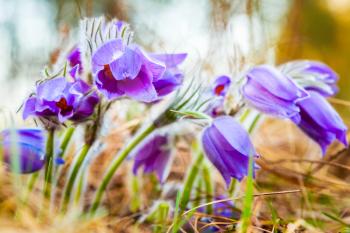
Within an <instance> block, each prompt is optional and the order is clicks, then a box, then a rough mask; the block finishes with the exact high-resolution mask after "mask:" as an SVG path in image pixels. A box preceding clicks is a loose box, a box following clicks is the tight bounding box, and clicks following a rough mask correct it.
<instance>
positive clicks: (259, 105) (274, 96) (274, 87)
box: [241, 65, 308, 121]
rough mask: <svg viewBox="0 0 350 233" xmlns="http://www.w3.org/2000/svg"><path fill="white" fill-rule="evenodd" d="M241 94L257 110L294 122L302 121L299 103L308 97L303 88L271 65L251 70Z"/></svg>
mask: <svg viewBox="0 0 350 233" xmlns="http://www.w3.org/2000/svg"><path fill="white" fill-rule="evenodd" d="M241 93H242V95H243V97H244V98H245V100H246V101H247V102H248V103H249V104H250V105H251V106H253V107H254V108H256V109H257V110H259V111H261V112H263V113H267V114H270V115H273V116H277V117H282V118H291V119H293V120H294V121H298V120H300V116H299V111H300V109H299V107H298V105H297V103H298V102H299V101H301V100H302V99H305V98H307V97H308V94H307V92H306V91H305V90H304V89H303V88H302V87H299V86H298V85H297V84H296V83H295V82H294V81H292V80H291V79H290V78H288V77H287V76H286V75H284V74H282V72H281V71H279V70H278V69H277V68H275V67H273V66H269V65H260V66H256V67H254V68H252V69H251V70H249V71H248V72H247V74H246V82H245V83H244V84H243V86H242V89H241Z"/></svg>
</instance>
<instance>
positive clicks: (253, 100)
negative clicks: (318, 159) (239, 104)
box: [241, 61, 348, 154]
mask: <svg viewBox="0 0 350 233" xmlns="http://www.w3.org/2000/svg"><path fill="white" fill-rule="evenodd" d="M245 76H246V79H247V80H246V83H245V84H244V85H243V86H242V89H241V90H242V95H243V96H244V97H245V99H246V101H247V103H248V104H250V105H251V106H252V107H254V108H256V109H258V110H259V111H261V112H263V113H266V114H270V115H272V116H278V117H282V118H287V119H291V120H292V121H293V122H294V123H295V124H296V125H298V126H299V127H300V128H301V129H302V130H303V131H304V132H305V133H306V134H307V135H308V136H309V137H310V138H312V139H313V140H315V141H316V142H317V143H318V144H319V145H320V147H321V149H322V152H323V154H324V153H325V152H326V149H327V147H328V146H329V144H330V143H331V142H332V141H333V140H334V139H338V140H339V141H340V142H342V143H343V144H344V145H345V146H347V145H348V143H347V139H346V132H347V127H346V126H345V124H344V123H343V121H342V120H341V118H340V116H339V114H338V113H337V112H336V111H335V110H334V109H333V107H332V106H331V105H330V104H329V103H328V102H327V100H326V99H325V97H327V96H332V95H334V94H336V92H337V90H338V88H337V86H336V81H337V80H338V76H337V74H336V73H335V72H334V71H333V70H332V69H331V68H329V67H328V66H326V65H325V64H323V63H320V62H314V61H293V62H289V63H286V64H284V65H282V66H281V67H280V68H279V69H278V68H275V67H273V66H267V65H262V66H257V67H254V68H252V69H251V70H249V71H248V72H247V73H246V75H245Z"/></svg>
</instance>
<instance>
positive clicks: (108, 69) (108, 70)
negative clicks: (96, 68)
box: [103, 64, 113, 79]
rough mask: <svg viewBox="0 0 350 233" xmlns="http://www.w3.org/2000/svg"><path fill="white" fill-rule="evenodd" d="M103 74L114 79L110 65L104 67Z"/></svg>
mask: <svg viewBox="0 0 350 233" xmlns="http://www.w3.org/2000/svg"><path fill="white" fill-rule="evenodd" d="M103 72H104V75H105V76H106V77H108V78H111V79H113V74H112V71H111V67H109V65H108V64H107V65H104V66H103Z"/></svg>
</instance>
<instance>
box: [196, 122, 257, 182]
mask: <svg viewBox="0 0 350 233" xmlns="http://www.w3.org/2000/svg"><path fill="white" fill-rule="evenodd" d="M202 145H203V149H204V152H205V154H206V155H207V157H208V158H209V160H210V161H211V162H212V163H213V164H214V165H215V167H216V168H217V169H218V170H219V172H220V173H221V175H222V176H223V178H224V179H225V181H226V183H227V185H228V184H229V183H230V180H231V177H233V178H236V179H238V180H242V179H243V178H244V177H245V176H247V175H248V169H249V156H257V153H256V152H255V149H254V147H253V145H252V143H251V141H250V138H249V135H248V133H247V132H246V131H245V130H244V129H243V127H242V126H241V125H240V124H239V123H238V122H237V121H236V120H235V119H234V118H232V117H229V116H220V117H217V118H215V119H214V121H213V123H212V124H211V125H210V126H208V127H207V128H205V129H204V132H203V136H202Z"/></svg>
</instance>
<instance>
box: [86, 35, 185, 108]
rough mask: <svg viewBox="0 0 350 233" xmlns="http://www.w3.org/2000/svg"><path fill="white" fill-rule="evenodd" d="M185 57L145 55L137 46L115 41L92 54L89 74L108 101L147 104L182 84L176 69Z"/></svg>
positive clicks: (119, 40)
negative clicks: (128, 98)
mask: <svg viewBox="0 0 350 233" xmlns="http://www.w3.org/2000/svg"><path fill="white" fill-rule="evenodd" d="M155 57H157V58H158V59H160V60H158V59H156V58H155ZM185 57H186V55H185V54H173V55H172V54H166V55H165V54H164V55H153V56H152V55H148V54H147V53H146V52H144V51H143V50H142V49H141V48H140V47H139V46H137V45H135V44H132V45H126V44H125V43H124V42H123V40H122V39H121V38H118V39H112V40H109V41H108V42H106V43H104V44H103V45H102V46H100V47H99V48H98V49H97V50H96V51H95V52H94V54H93V56H92V70H93V74H94V76H95V82H96V86H97V88H98V89H99V90H100V91H101V92H102V93H103V94H104V95H105V96H106V97H107V98H108V99H116V98H118V97H121V96H124V95H125V96H128V97H130V98H132V99H135V100H138V101H142V102H146V103H150V102H153V101H156V100H159V98H160V97H162V96H164V95H166V94H169V93H170V92H172V91H173V90H174V89H175V88H176V87H177V86H179V85H180V84H181V82H182V73H181V72H180V71H179V70H178V69H177V65H178V64H180V63H181V62H182V61H183V60H184V59H185Z"/></svg>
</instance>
